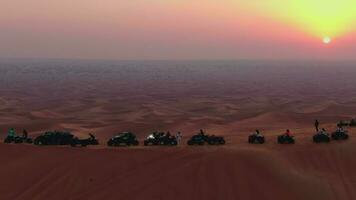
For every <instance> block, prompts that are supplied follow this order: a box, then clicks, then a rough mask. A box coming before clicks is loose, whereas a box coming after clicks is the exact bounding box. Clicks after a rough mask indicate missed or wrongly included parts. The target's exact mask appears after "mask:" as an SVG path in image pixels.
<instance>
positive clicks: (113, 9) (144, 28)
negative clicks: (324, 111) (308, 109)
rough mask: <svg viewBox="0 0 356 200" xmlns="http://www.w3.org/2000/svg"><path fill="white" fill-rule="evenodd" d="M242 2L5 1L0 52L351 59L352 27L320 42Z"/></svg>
mask: <svg viewBox="0 0 356 200" xmlns="http://www.w3.org/2000/svg"><path fill="white" fill-rule="evenodd" d="M244 1H245V0H236V1H232V0H221V1H217V0H205V1H203V0H194V1H193V0H171V1H167V0H130V1H126V0H105V1H99V0H75V1H73V0H51V1H45V0H11V1H5V2H2V3H1V7H0V26H1V34H0V44H1V45H0V57H37V58H94V59H97V58H99V59H326V58H328V59H354V57H355V54H356V53H355V52H356V29H352V30H353V31H351V32H347V33H344V34H343V35H340V36H338V38H333V42H332V43H331V44H330V45H325V44H323V43H322V42H321V38H318V37H315V36H313V35H312V34H310V33H308V32H305V31H303V30H301V29H298V28H297V27H295V26H293V25H292V24H287V23H285V22H282V21H278V20H275V19H273V18H271V17H269V16H265V15H263V14H262V13H260V12H259V11H257V9H256V10H254V9H253V8H251V7H250V6H248V5H246V4H245V3H243V2H244ZM266 1H268V0H266ZM256 2H257V1H256Z"/></svg>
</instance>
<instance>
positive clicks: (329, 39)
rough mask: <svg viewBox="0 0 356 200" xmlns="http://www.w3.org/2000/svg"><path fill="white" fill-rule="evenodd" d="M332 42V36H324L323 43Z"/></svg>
mask: <svg viewBox="0 0 356 200" xmlns="http://www.w3.org/2000/svg"><path fill="white" fill-rule="evenodd" d="M330 42H331V38H330V37H324V38H323V43H324V44H330Z"/></svg>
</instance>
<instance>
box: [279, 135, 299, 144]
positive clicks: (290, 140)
mask: <svg viewBox="0 0 356 200" xmlns="http://www.w3.org/2000/svg"><path fill="white" fill-rule="evenodd" d="M277 142H278V143H279V144H294V143H295V140H294V137H293V136H290V135H286V134H283V135H280V136H278V138H277Z"/></svg>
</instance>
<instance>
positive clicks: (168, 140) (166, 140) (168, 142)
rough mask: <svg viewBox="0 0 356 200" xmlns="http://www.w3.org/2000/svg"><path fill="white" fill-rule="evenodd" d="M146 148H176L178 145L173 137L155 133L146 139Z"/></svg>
mask: <svg viewBox="0 0 356 200" xmlns="http://www.w3.org/2000/svg"><path fill="white" fill-rule="evenodd" d="M143 143H144V145H145V146H149V145H153V146H158V145H162V146H176V145H177V144H178V142H177V139H176V137H174V136H171V135H165V134H164V133H163V132H160V133H158V132H154V133H152V134H150V135H148V137H147V138H146V140H145V141H144V142H143Z"/></svg>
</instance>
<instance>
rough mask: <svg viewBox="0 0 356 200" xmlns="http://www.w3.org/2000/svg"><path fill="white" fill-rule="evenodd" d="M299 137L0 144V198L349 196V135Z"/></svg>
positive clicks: (352, 161) (354, 180)
mask: <svg viewBox="0 0 356 200" xmlns="http://www.w3.org/2000/svg"><path fill="white" fill-rule="evenodd" d="M300 140H301V141H299V142H298V143H297V144H296V145H293V146H285V145H277V144H273V143H272V142H270V143H268V144H266V145H248V144H246V143H244V142H242V141H235V142H234V144H228V145H227V146H224V147H187V146H182V147H177V148H164V147H162V148H160V147H159V148H146V147H137V148H132V149H128V148H122V149H120V148H119V149H109V148H106V147H104V148H102V147H94V149H90V148H89V149H88V148H70V147H36V146H30V145H5V144H1V145H0V154H1V156H0V162H1V163H2V164H1V171H0V177H1V179H0V183H1V185H2V187H0V192H1V194H2V198H1V199H18V200H21V199H24V200H26V199H73V200H79V199H152V200H156V199H212V200H215V199H246V200H258V199H267V200H268V199H271V200H272V199H292V200H293V199H296V200H297V199H298V200H299V199H303V200H308V199H310V200H315V199H323V200H328V199H330V200H334V199H345V200H347V199H350V200H352V199H355V198H356V190H355V188H356V172H355V170H354V169H355V167H356V158H355V156H354V152H355V150H356V149H355V144H356V143H355V140H354V139H351V140H350V141H347V142H341V143H338V142H335V143H331V144H327V145H323V144H321V145H315V144H312V143H311V142H310V141H309V140H308V139H307V137H305V138H302V139H300Z"/></svg>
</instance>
